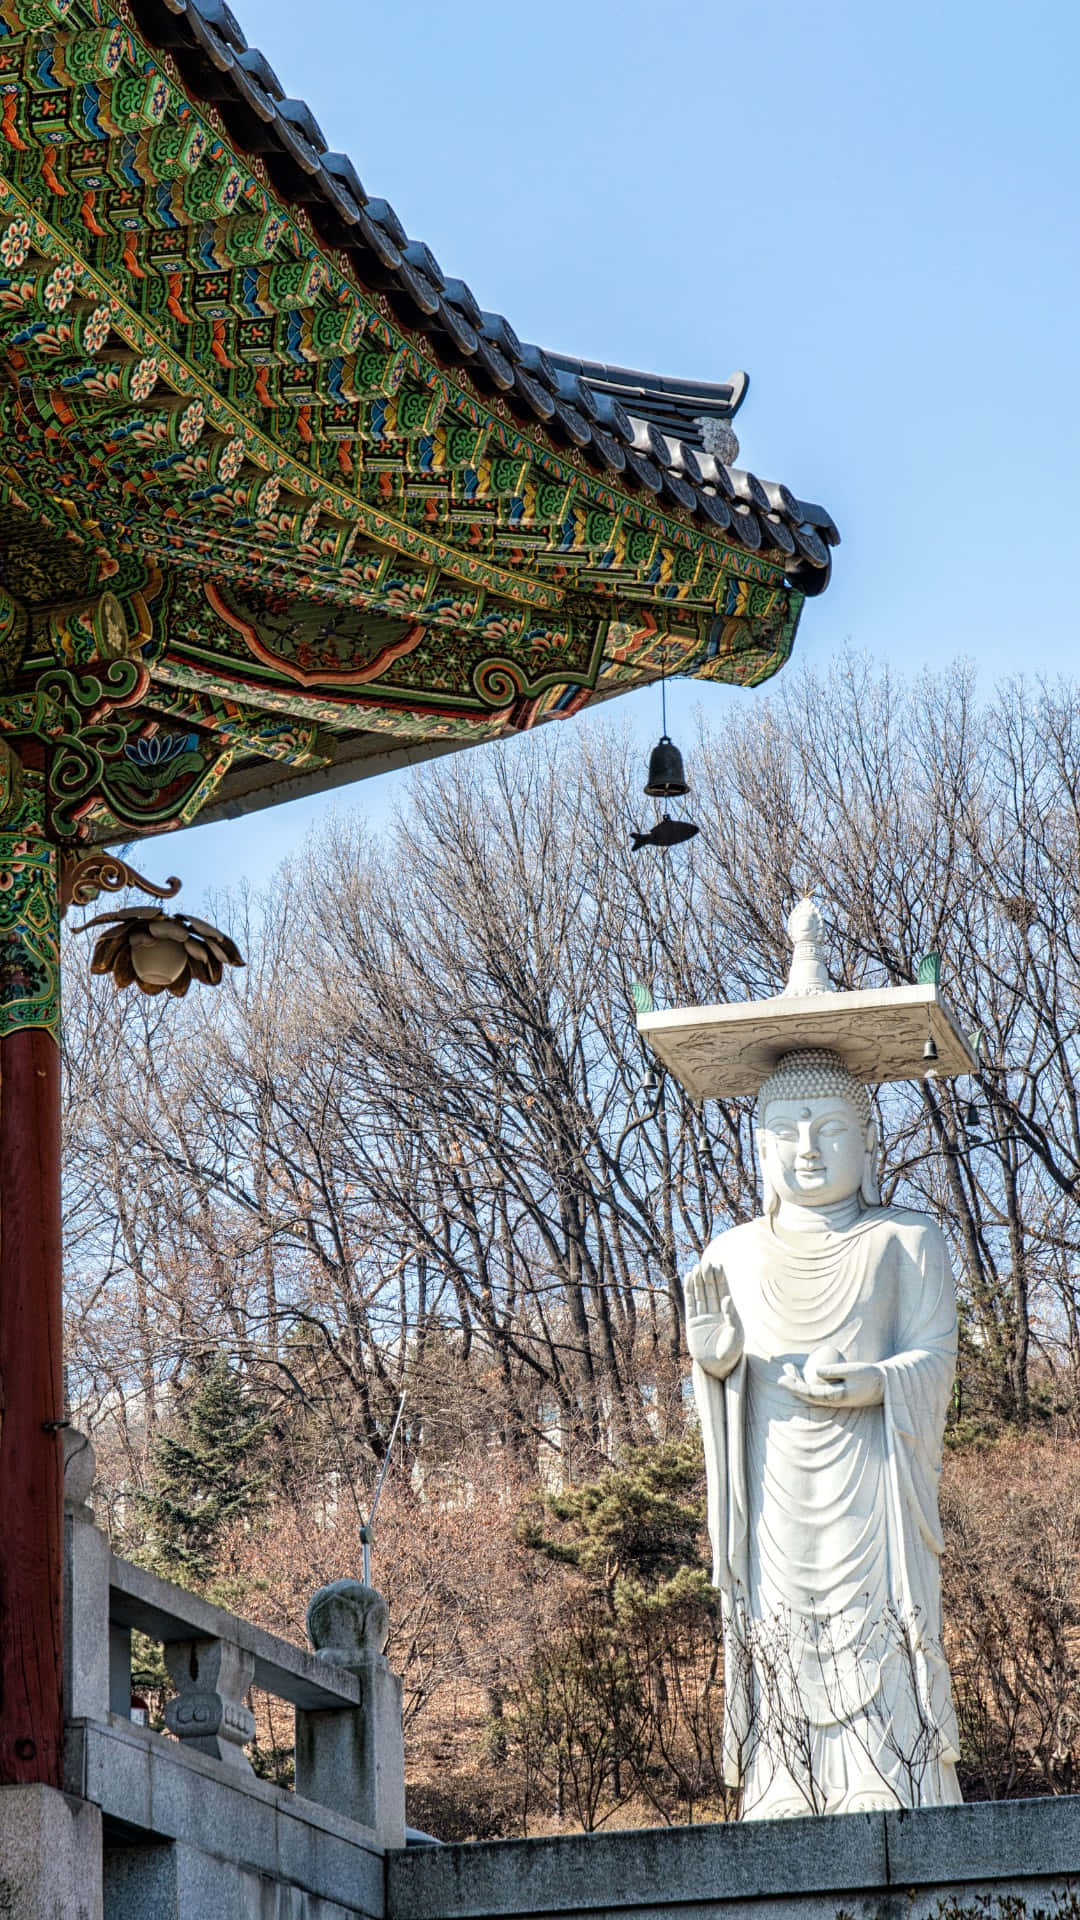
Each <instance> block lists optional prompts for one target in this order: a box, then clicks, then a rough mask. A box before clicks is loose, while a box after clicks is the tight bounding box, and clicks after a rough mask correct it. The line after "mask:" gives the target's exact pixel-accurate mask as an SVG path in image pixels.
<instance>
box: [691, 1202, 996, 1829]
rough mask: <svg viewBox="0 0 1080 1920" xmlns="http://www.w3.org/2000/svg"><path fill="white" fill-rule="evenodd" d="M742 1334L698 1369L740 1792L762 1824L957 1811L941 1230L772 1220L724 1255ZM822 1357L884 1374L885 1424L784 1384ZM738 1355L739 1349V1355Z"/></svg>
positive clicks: (878, 1217) (733, 1761)
mask: <svg viewBox="0 0 1080 1920" xmlns="http://www.w3.org/2000/svg"><path fill="white" fill-rule="evenodd" d="M701 1265H702V1266H709V1267H712V1268H719V1269H722V1271H723V1274H724V1276H725V1278H726V1281H727V1285H728V1288H729V1289H730V1293H731V1298H732V1301H733V1303H734V1306H735V1310H736V1314H737V1316H738V1321H739V1323H740V1325H741V1330H742V1336H743V1338H742V1352H741V1355H740V1356H739V1357H738V1358H737V1359H736V1360H735V1361H734V1364H733V1365H731V1360H732V1351H731V1336H730V1334H729V1333H728V1334H725V1330H724V1328H723V1327H722V1326H721V1325H720V1323H716V1328H715V1346H714V1349H713V1353H714V1356H715V1360H716V1363H717V1365H718V1368H719V1369H720V1370H723V1369H724V1368H726V1367H727V1366H729V1365H731V1370H730V1371H729V1372H727V1376H726V1378H725V1379H723V1380H720V1379H718V1378H716V1377H715V1376H714V1375H713V1374H710V1373H709V1372H707V1371H706V1370H705V1369H704V1368H703V1367H701V1366H699V1365H697V1364H696V1363H695V1365H694V1389H695V1395H696V1399H697V1404H698V1410H699V1413H700V1417H701V1426H702V1433H703V1439H704V1444H705V1459H706V1467H707V1477H708V1495H709V1501H708V1518H709V1532H710V1536H711V1540H712V1544H713V1552H714V1570H713V1579H714V1582H715V1584H716V1585H717V1586H718V1587H720V1588H721V1590H722V1592H723V1595H724V1612H725V1626H726V1650H725V1667H726V1678H727V1715H726V1727H725V1774H726V1777H727V1779H728V1781H729V1783H730V1784H732V1785H738V1784H742V1786H743V1789H744V1794H743V1804H744V1817H750V1818H755V1817H757V1818H764V1817H770V1816H778V1815H783V1814H797V1813H807V1812H809V1811H827V1812H838V1811H847V1810H855V1809H856V1808H859V1807H867V1806H874V1805H888V1804H894V1805H895V1804H897V1803H899V1804H900V1805H904V1806H913V1805H924V1806H925V1805H935V1804H942V1803H946V1802H950V1801H956V1800H958V1799H959V1798H960V1792H959V1788H958V1785H957V1781H956V1772H955V1762H956V1760H957V1758H958V1754H957V1729H956V1718H955V1714H954V1711H953V1706H952V1699H951V1693H950V1685H949V1674H948V1668H947V1666H946V1664H945V1658H944V1653H943V1650H942V1641H941V1581H940V1570H939V1559H940V1554H941V1548H942V1541H941V1530H940V1522H939V1517H938V1480H939V1475H940V1471H941V1443H942V1434H943V1430H944V1425H945V1415H946V1410H947V1407H948V1402H949V1395H950V1391H951V1388H952V1381H953V1373H954V1368H955V1361H956V1305H955V1295H954V1288H953V1280H952V1274H951V1271H950V1267H949V1260H948V1254H947V1251H946V1247H945V1242H944V1239H943V1237H942V1235H941V1232H940V1230H939V1229H938V1228H937V1227H936V1226H935V1225H934V1224H933V1222H932V1221H930V1220H927V1219H925V1218H924V1217H923V1216H922V1215H920V1214H915V1213H908V1212H901V1211H900V1210H891V1209H883V1208H874V1209H871V1210H869V1211H867V1212H866V1213H864V1214H863V1215H862V1216H861V1218H860V1219H859V1220H858V1221H857V1222H856V1224H855V1225H854V1226H853V1227H852V1228H851V1229H850V1230H849V1231H847V1232H844V1233H834V1232H832V1231H830V1230H828V1229H827V1228H824V1227H823V1228H821V1229H815V1230H813V1231H811V1232H808V1233H806V1234H805V1235H793V1234H788V1235H784V1236H781V1235H780V1234H778V1233H777V1232H776V1231H775V1230H774V1229H773V1227H772V1226H770V1224H769V1223H768V1222H767V1221H765V1220H755V1221H751V1222H750V1223H749V1224H747V1225H745V1226H741V1227H736V1228H733V1229H732V1230H731V1231H730V1232H728V1233H725V1234H722V1235H720V1237H719V1238H718V1239H716V1240H714V1241H713V1242H712V1243H711V1245H710V1246H709V1247H707V1248H706V1250H705V1252H704V1254H703V1255H702V1258H701ZM821 1346H831V1347H834V1348H836V1349H838V1350H839V1352H840V1353H841V1354H842V1356H843V1358H844V1360H846V1361H856V1362H862V1363H872V1364H873V1365H874V1366H875V1367H876V1368H878V1369H879V1370H880V1373H881V1376H882V1381H883V1387H884V1397H883V1400H882V1402H881V1403H880V1404H877V1405H873V1406H869V1407H856V1408H849V1409H838V1408H834V1407H828V1406H821V1407H817V1406H812V1405H809V1404H807V1403H806V1402H805V1401H803V1400H800V1399H798V1398H796V1397H795V1396H794V1395H793V1394H792V1393H790V1392H789V1391H788V1390H787V1389H786V1388H785V1387H784V1386H782V1385H781V1384H780V1378H781V1374H782V1372H783V1371H784V1368H785V1364H787V1363H790V1364H793V1365H794V1366H795V1367H796V1368H797V1369H798V1370H799V1371H800V1372H801V1371H802V1368H803V1365H804V1363H805V1361H806V1360H807V1358H808V1356H809V1355H811V1354H812V1353H813V1352H814V1350H815V1349H816V1348H818V1347H821ZM736 1351H737V1342H736Z"/></svg>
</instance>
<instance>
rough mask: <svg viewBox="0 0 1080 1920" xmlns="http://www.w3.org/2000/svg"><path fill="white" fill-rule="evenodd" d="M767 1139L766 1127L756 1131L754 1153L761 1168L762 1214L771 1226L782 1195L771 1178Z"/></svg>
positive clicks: (758, 1128)
mask: <svg viewBox="0 0 1080 1920" xmlns="http://www.w3.org/2000/svg"><path fill="white" fill-rule="evenodd" d="M767 1138H768V1136H767V1134H766V1132H765V1129H764V1127H757V1128H756V1129H755V1131H754V1151H755V1153H756V1154H757V1160H758V1166H759V1167H760V1168H761V1199H762V1212H763V1213H764V1215H765V1218H766V1220H768V1222H769V1223H770V1225H771V1224H772V1221H773V1219H774V1217H775V1214H776V1211H777V1209H778V1207H779V1205H780V1195H779V1194H778V1193H777V1191H776V1188H775V1187H774V1186H773V1183H772V1181H771V1180H770V1178H769V1163H768V1158H767V1156H766V1153H765V1142H766V1139H767Z"/></svg>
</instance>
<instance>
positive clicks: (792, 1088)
mask: <svg viewBox="0 0 1080 1920" xmlns="http://www.w3.org/2000/svg"><path fill="white" fill-rule="evenodd" d="M830 1094H832V1095H835V1096H836V1097H837V1098H838V1099H842V1100H847V1101H848V1102H849V1103H850V1104H851V1106H853V1107H854V1109H855V1111H856V1113H857V1114H858V1116H859V1119H860V1120H861V1121H862V1123H863V1126H864V1127H868V1126H869V1125H870V1122H871V1120H872V1118H873V1114H872V1111H871V1107H870V1095H869V1093H868V1092H867V1090H866V1088H865V1087H864V1086H863V1083H862V1081H861V1080H857V1079H856V1078H855V1075H854V1074H853V1073H852V1072H851V1069H850V1068H849V1067H845V1065H844V1063H843V1061H842V1060H841V1058H840V1055H839V1054H838V1053H831V1052H830V1051H829V1049H828V1048H827V1047H800V1048H799V1049H798V1051H797V1052H796V1053H786V1054H785V1055H784V1057H783V1059H782V1060H781V1061H780V1064H779V1066H778V1067H776V1068H775V1070H774V1071H773V1072H772V1073H770V1075H769V1077H768V1079H767V1080H766V1081H765V1082H764V1083H763V1084H762V1086H761V1088H760V1090H759V1092H758V1097H757V1124H758V1126H759V1127H763V1126H764V1125H765V1109H766V1107H767V1106H768V1104H769V1101H770V1100H822V1099H826V1098H827V1097H828V1096H829V1095H830Z"/></svg>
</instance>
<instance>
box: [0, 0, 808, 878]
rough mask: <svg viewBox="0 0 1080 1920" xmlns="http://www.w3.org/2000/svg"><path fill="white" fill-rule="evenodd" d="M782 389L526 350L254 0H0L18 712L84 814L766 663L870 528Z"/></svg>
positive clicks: (0, 702)
mask: <svg viewBox="0 0 1080 1920" xmlns="http://www.w3.org/2000/svg"><path fill="white" fill-rule="evenodd" d="M746 387H747V380H746V376H745V374H742V373H736V374H734V375H732V376H731V377H730V378H729V379H728V380H726V381H720V382H714V383H708V382H701V381H694V380H688V379H681V378H673V377H667V376H660V375H653V374H648V373H642V372H638V371H635V370H634V369H630V368H623V367H618V366H613V365H609V364H607V363H605V362H602V361H585V360H579V359H574V358H571V357H569V356H567V355H565V354H560V353H555V352H545V351H543V350H542V349H541V348H539V347H536V346H533V345H530V344H529V343H527V342H524V341H522V340H521V339H519V337H518V335H517V333H516V332H515V330H514V328H513V327H512V325H511V324H510V322H509V321H508V320H507V319H505V318H504V317H503V316H502V315H501V314H497V313H494V312H492V311H489V310H487V309H486V308H484V307H482V306H481V304H480V301H479V299H478V298H477V297H476V296H474V294H473V293H472V291H471V290H470V288H469V286H468V285H467V284H466V283H465V282H464V281H463V280H460V279H456V278H454V277H453V276H452V275H451V274H450V273H449V272H448V271H444V269H443V267H442V266H441V265H440V264H439V262H438V261H436V259H435V258H434V255H433V254H432V252H431V249H430V248H429V247H427V246H426V245H425V244H424V243H423V242H422V241H418V240H413V239H411V238H410V237H409V234H408V232H407V230H406V227H405V225H404V223H403V221H402V219H401V218H400V217H399V216H398V214H396V213H395V211H394V209H393V208H392V207H391V206H390V204H389V203H388V202H387V201H385V200H382V199H379V198H377V197H374V196H372V195H369V194H368V192H367V190H366V188H365V186H364V185H363V183H362V181H361V179H360V177H359V175H358V173H357V170H356V168H355V167H354V165H353V163H352V162H351V161H350V160H349V159H348V158H347V157H346V156H345V155H342V154H335V153H331V152H329V151H328V150H327V145H326V141H325V139H324V137H323V134H322V132H321V131H320V128H319V126H318V123H317V121H316V119H315V117H314V115H313V113H312V111H311V109H310V108H309V107H308V106H307V105H305V103H304V102H303V101H299V100H294V99H291V98H289V96H288V95H287V93H286V90H285V87H284V86H283V84H282V83H281V81H280V80H279V79H278V77H277V76H276V75H275V74H274V73H273V71H272V70H271V68H270V66H269V64H268V62H267V61H266V59H265V58H264V56H263V55H262V54H261V53H259V52H258V51H257V50H256V49H254V48H251V47H249V46H248V45H247V43H246V41H245V38H244V35H243V33H242V31H241V29H240V27H239V26H238V24H237V22H236V20H235V18H234V17H233V15H232V13H231V12H230V10H229V8H228V7H227V6H226V5H225V4H224V0H199V4H198V5H196V4H195V0H114V3H113V4H110V0H0V735H2V734H3V733H5V732H6V733H9V734H14V735H19V734H30V735H31V736H32V737H33V738H35V739H37V740H38V741H40V742H43V743H45V748H46V753H47V756H48V758H49V766H50V769H51V771H50V773H49V782H50V796H51V797H50V806H51V815H50V818H51V823H52V831H53V832H54V834H55V835H56V836H57V837H58V838H60V839H65V838H73V839H78V840H81V841H87V840H89V841H108V840H115V839H118V838H130V837H132V836H133V835H136V834H144V833H153V832H161V831H165V830H167V829H169V828H171V827H175V826H178V825H185V824H188V823H189V822H190V821H191V820H193V819H195V818H197V817H198V818H209V817H213V815H214V814H215V813H217V814H220V813H231V812H235V811H238V810H247V809H248V808H251V807H256V806H263V805H266V804H269V803H270V802H272V801H274V800H277V799H280V798H284V797H292V796H293V795H294V794H298V793H302V792H308V791H312V790H315V789H317V788H321V787H326V786H332V785H336V784H339V783H340V782H342V781H345V780H352V779H356V778H359V777H362V776H363V775H364V774H365V773H371V772H376V771H382V770H383V769H384V768H385V767H387V766H390V765H399V764H405V763H409V762H414V761H416V760H420V759H425V758H429V757H431V756H432V755H435V754H441V753H445V752H449V751H453V750H455V749H456V748H458V747H462V746H467V745H470V744H473V743H474V742H477V741H480V740H486V739H494V738H499V737H503V736H505V735H507V734H510V733H513V732H516V731H520V730H522V729H524V728H529V727H532V726H535V725H537V724H539V723H541V722H545V721H548V720H553V719H560V718H565V717H567V716H569V715H572V714H574V713H576V712H578V711H580V709H581V708H582V707H583V706H585V705H588V704H590V703H592V702H595V701H598V700H604V699H607V698H609V697H611V696H612V695H615V694H618V693H620V692H623V691H625V690H627V689H629V688H631V687H635V686H641V685H645V684H648V683H649V682H650V681H653V680H655V679H657V678H658V677H659V676H660V675H661V674H662V673H667V674H676V673H686V674H692V675H694V676H696V677H699V678H702V679H714V680H719V681H725V682H731V683H736V684H739V685H744V686H753V685H757V684H759V683H760V682H761V681H763V680H765V679H767V678H768V677H769V676H770V675H771V674H773V673H775V672H776V671H777V670H778V669H779V668H780V667H781V666H782V665H783V664H784V662H785V661H786V660H787V659H788V657H789V655H790V652H791V647H792V643H793V639H794V635H795V629H796V626H797V624H798V620H799V615H800V610H801V607H802V603H803V599H804V597H805V596H806V595H807V594H815V593H819V592H820V591H821V590H822V589H823V588H824V587H825V585H826V584H827V582H828V578H829V571H830V550H831V547H832V546H833V545H835V544H836V542H837V540H838V539H839V535H838V534H837V531H836V528H835V526H834V525H833V522H832V520H831V518H830V516H829V514H828V513H827V512H826V511H825V510H824V509H823V508H821V507H819V506H817V505H815V504H813V503H811V502H808V501H806V500H805V499H802V498H800V497H799V496H798V495H796V493H794V492H793V491H792V490H791V489H790V488H788V487H787V486H785V485H782V484H781V483H779V482H772V481H762V480H761V479H759V478H758V477H757V476H756V475H755V474H753V473H752V472H750V471H749V470H748V469H746V468H745V467H742V466H740V465H739V464H738V453H737V443H736V442H735V439H734V434H733V431H732V420H733V418H734V416H735V415H736V413H737V411H738V409H739V407H740V405H741V404H742V401H743V398H744V395H745V392H746ZM5 689H6V691H5Z"/></svg>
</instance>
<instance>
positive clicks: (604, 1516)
mask: <svg viewBox="0 0 1080 1920" xmlns="http://www.w3.org/2000/svg"><path fill="white" fill-rule="evenodd" d="M552 1521H554V1522H556V1527H555V1529H554V1531H550V1530H549V1528H550V1523H551V1522H552ZM545 1522H547V1523H548V1525H547V1526H546V1525H545ZM704 1526H705V1497H704V1468H703V1464H702V1458H701V1445H700V1442H699V1441H698V1439H697V1437H696V1435H695V1436H693V1437H692V1438H690V1439H687V1440H680V1441H669V1442H668V1443H667V1444H666V1445H662V1446H655V1447H632V1448H628V1449H627V1451H626V1453H625V1455H624V1458H623V1464H622V1465H621V1466H619V1467H615V1468H612V1469H610V1471H609V1472H607V1473H605V1474H604V1475H603V1477H602V1478H601V1479H599V1480H593V1481H589V1482H587V1483H586V1484H585V1485H583V1486H579V1487H567V1488H564V1489H563V1491H562V1492H560V1493H547V1494H545V1495H543V1497H542V1499H541V1500H540V1501H539V1502H533V1503H531V1504H530V1505H529V1506H527V1507H526V1508H525V1510H524V1512H523V1514H522V1517H521V1521H520V1523H519V1538H520V1539H521V1541H522V1544H523V1545H524V1546H527V1547H531V1548H532V1549H533V1550H534V1551H535V1552H537V1553H541V1554H544V1555H545V1556H546V1557H547V1558H548V1559H551V1560H560V1561H562V1562H563V1563H564V1564H565V1565H567V1566H571V1567H575V1568H576V1569H577V1571H578V1572H579V1573H580V1574H582V1576H583V1577H584V1580H585V1582H586V1587H587V1590H588V1592H589V1593H590V1594H591V1595H592V1596H594V1597H595V1598H597V1599H599V1600H602V1602H603V1604H604V1605H605V1606H606V1608H607V1609H608V1610H609V1611H610V1612H611V1613H612V1614H620V1613H622V1612H625V1611H626V1610H627V1609H630V1610H633V1611H638V1610H640V1608H641V1607H642V1605H644V1604H650V1603H651V1604H652V1605H656V1604H658V1603H659V1604H661V1605H662V1604H664V1602H665V1601H666V1600H668V1599H669V1598H670V1599H672V1600H676V1601H679V1602H681V1601H684V1600H686V1599H688V1598H689V1597H691V1593H692V1594H693V1595H694V1597H697V1598H699V1599H701V1600H705V1599H706V1598H707V1597H708V1596H709V1594H710V1592H711V1589H710V1587H709V1582H708V1577H707V1575H706V1573H705V1569H704V1565H703V1560H704V1555H703V1552H702V1535H703V1533H704Z"/></svg>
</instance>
